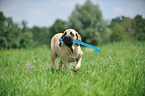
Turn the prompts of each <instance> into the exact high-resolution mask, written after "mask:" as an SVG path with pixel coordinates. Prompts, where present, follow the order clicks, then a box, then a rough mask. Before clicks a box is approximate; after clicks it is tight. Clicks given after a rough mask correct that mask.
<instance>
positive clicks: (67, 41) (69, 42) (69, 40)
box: [63, 35, 72, 47]
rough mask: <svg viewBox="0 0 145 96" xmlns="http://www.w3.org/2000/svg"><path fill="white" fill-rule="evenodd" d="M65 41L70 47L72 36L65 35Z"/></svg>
mask: <svg viewBox="0 0 145 96" xmlns="http://www.w3.org/2000/svg"><path fill="white" fill-rule="evenodd" d="M63 41H64V43H65V45H67V46H68V47H70V46H72V38H71V37H70V36H69V35H66V36H64V37H63Z"/></svg>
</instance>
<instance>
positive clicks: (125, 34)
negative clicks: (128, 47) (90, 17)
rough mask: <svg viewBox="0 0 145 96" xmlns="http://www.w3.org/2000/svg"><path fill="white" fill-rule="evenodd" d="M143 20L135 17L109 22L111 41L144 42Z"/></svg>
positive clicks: (118, 18)
mask: <svg viewBox="0 0 145 96" xmlns="http://www.w3.org/2000/svg"><path fill="white" fill-rule="evenodd" d="M144 24H145V19H144V18H142V16H141V15H137V16H136V17H135V18H134V19H131V18H128V17H123V16H122V17H117V18H115V19H112V21H111V25H110V26H111V29H112V35H111V41H128V40H130V41H134V40H145V26H144Z"/></svg>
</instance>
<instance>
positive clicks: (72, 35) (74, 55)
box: [51, 29, 83, 71]
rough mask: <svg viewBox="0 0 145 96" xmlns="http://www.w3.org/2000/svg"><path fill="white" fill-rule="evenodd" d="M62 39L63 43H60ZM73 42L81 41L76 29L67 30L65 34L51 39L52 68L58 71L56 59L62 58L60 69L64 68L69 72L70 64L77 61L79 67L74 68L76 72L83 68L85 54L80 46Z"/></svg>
mask: <svg viewBox="0 0 145 96" xmlns="http://www.w3.org/2000/svg"><path fill="white" fill-rule="evenodd" d="M60 38H62V39H63V42H62V43H60V42H59V39H60ZM72 40H78V41H81V37H80V35H79V34H78V33H77V32H76V31H75V30H74V29H67V30H65V31H64V33H58V34H56V35H54V36H53V37H52V39H51V67H52V69H56V65H55V59H56V58H57V57H61V60H60V63H59V68H60V69H63V66H65V68H66V69H67V70H70V68H69V62H72V61H76V62H77V65H76V66H75V67H74V68H73V70H74V71H78V70H79V69H80V67H81V60H82V55H83V52H82V50H81V47H80V45H79V44H75V43H72Z"/></svg>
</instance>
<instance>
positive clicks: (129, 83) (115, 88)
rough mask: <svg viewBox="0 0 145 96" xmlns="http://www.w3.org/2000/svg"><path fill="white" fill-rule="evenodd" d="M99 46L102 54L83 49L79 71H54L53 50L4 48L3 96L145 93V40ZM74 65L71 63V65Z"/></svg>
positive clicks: (1, 53)
mask: <svg viewBox="0 0 145 96" xmlns="http://www.w3.org/2000/svg"><path fill="white" fill-rule="evenodd" d="M99 47H100V49H101V50H100V52H99V53H96V52H95V51H94V50H92V49H90V48H86V47H85V48H82V50H83V52H84V55H83V59H82V66H81V69H80V70H79V71H78V72H73V71H72V72H67V71H65V69H64V70H63V71H59V70H57V71H51V62H50V49H46V48H36V49H30V50H27V49H21V50H16V49H15V50H14V49H11V50H1V51H0V96H4V95H6V96H10V95H16V96H17V95H38V96H51V95H53V96H66V95H67V96H68V95H69V96H96V95H97V96H98V95H99V96H100V95H106V96H111V95H115V96H119V95H120V96H122V95H125V96H127V95H130V96H142V95H145V42H120V43H111V44H107V45H103V46H99ZM59 60H60V58H58V59H57V61H56V63H57V64H58V63H59ZM26 64H27V66H26ZM30 64H32V65H30ZM28 65H29V67H28ZM74 65H75V63H70V68H71V69H72V67H73V66H74ZM32 66H33V67H32ZM31 67H32V68H31Z"/></svg>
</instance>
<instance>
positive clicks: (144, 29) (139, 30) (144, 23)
mask: <svg viewBox="0 0 145 96" xmlns="http://www.w3.org/2000/svg"><path fill="white" fill-rule="evenodd" d="M135 31H136V33H135V37H136V39H137V40H145V19H144V18H142V16H141V15H137V16H136V17H135Z"/></svg>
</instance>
